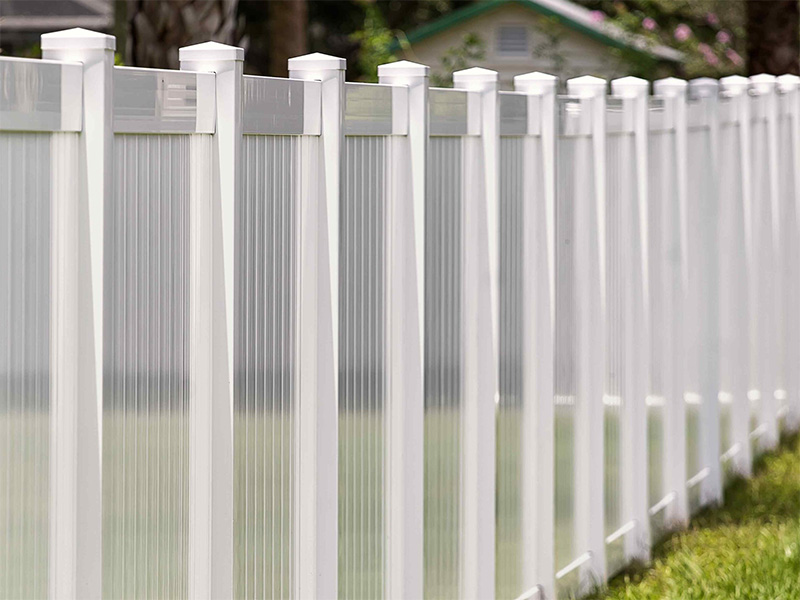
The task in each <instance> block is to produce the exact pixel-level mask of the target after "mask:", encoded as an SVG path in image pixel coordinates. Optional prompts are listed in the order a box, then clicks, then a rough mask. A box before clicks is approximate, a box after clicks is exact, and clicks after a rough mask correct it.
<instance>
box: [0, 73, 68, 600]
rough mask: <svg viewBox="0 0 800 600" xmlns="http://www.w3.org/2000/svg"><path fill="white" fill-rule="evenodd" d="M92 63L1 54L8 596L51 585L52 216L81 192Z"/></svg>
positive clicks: (2, 418)
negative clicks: (86, 68)
mask: <svg viewBox="0 0 800 600" xmlns="http://www.w3.org/2000/svg"><path fill="white" fill-rule="evenodd" d="M82 78H83V74H82V69H81V66H80V65H78V64H74V63H67V62H60V61H46V60H31V59H15V58H6V57H3V58H0V157H1V158H0V180H1V181H2V184H0V223H2V224H3V225H2V231H3V233H2V235H0V237H2V239H3V243H2V244H0V265H2V267H0V323H2V324H1V325H0V332H2V333H0V390H2V391H0V398H2V400H0V430H1V431H2V432H3V442H2V451H0V486H2V489H3V492H2V493H1V494H0V515H2V516H0V539H2V540H3V541H2V543H0V565H2V566H0V597H3V598H41V597H45V596H47V594H48V590H49V584H50V573H49V570H50V563H51V554H52V552H53V548H52V547H51V543H50V528H51V526H52V524H53V523H52V520H51V515H50V494H51V490H52V485H51V482H50V474H51V468H52V466H53V464H52V462H51V460H50V456H51V435H50V422H51V419H52V418H53V409H52V402H51V392H52V380H51V369H52V365H53V363H52V361H51V325H52V324H53V320H52V318H51V315H52V314H53V311H54V310H58V303H57V301H58V297H57V296H54V291H53V287H52V284H51V278H52V277H53V275H54V271H55V270H54V269H53V268H52V261H51V242H52V239H53V231H52V228H51V219H53V218H56V216H57V215H58V214H59V207H60V206H63V205H67V206H71V205H72V203H74V201H75V199H76V196H77V180H76V178H75V176H74V173H75V170H76V168H77V148H78V135H79V134H78V133H77V132H79V131H80V130H81V126H82V115H81V104H82V103H81V98H82V95H81V90H82Z"/></svg>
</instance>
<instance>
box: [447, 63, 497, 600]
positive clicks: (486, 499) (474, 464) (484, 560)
mask: <svg viewBox="0 0 800 600" xmlns="http://www.w3.org/2000/svg"><path fill="white" fill-rule="evenodd" d="M453 85H454V87H456V88H461V89H466V90H471V91H477V92H480V94H481V134H480V144H479V145H478V144H473V143H471V142H473V141H474V140H469V139H467V140H465V147H464V165H465V167H464V168H465V186H464V190H465V194H464V211H463V224H464V225H463V226H464V238H465V239H466V240H469V243H467V244H464V246H463V252H464V255H463V260H464V263H463V264H464V275H463V276H464V281H463V288H462V291H463V306H464V308H463V310H464V321H463V323H462V326H463V336H464V337H463V342H464V346H463V349H462V356H463V360H464V363H463V364H464V382H463V383H464V387H463V390H464V391H463V393H464V416H463V422H462V423H463V430H462V431H463V433H462V446H461V448H462V453H463V454H462V473H463V479H462V486H463V487H462V500H461V502H462V513H461V514H462V519H463V520H462V536H463V538H462V539H463V546H462V547H463V559H462V561H461V593H460V595H461V596H462V597H463V598H482V599H490V598H494V592H495V576H494V572H495V569H494V561H495V547H494V546H495V539H494V538H495V534H494V532H495V487H496V480H495V467H496V465H495V455H496V447H495V437H496V435H495V433H496V432H495V412H496V402H497V395H498V366H497V365H498V362H497V361H498V329H497V326H498V304H497V302H498V279H497V277H498V263H497V260H498V246H497V237H498V226H499V217H498V194H499V188H498V179H497V170H498V159H499V111H498V101H497V90H498V82H497V72H496V71H490V70H488V69H481V68H472V69H466V70H464V71H456V72H455V73H453Z"/></svg>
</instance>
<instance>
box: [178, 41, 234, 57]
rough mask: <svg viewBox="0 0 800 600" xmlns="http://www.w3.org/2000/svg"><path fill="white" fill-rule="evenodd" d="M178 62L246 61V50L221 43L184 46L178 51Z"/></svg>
mask: <svg viewBox="0 0 800 600" xmlns="http://www.w3.org/2000/svg"><path fill="white" fill-rule="evenodd" d="M178 60H180V61H181V62H183V61H188V60H202V61H215V60H244V48H239V47H238V46H228V45H227V44H220V43H219V42H203V43H201V44H194V45H192V46H184V47H183V48H180V49H179V50H178Z"/></svg>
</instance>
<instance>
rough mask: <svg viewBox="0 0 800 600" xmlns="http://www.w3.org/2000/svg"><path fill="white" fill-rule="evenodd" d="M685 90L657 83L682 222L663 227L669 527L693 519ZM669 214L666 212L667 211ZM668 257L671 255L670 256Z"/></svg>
mask: <svg viewBox="0 0 800 600" xmlns="http://www.w3.org/2000/svg"><path fill="white" fill-rule="evenodd" d="M686 87H687V83H686V82H685V81H684V80H682V79H675V78H672V77H670V78H667V79H659V80H658V81H656V82H655V83H654V84H653V91H654V93H655V95H656V96H660V97H664V98H668V99H671V102H670V104H671V106H672V108H671V110H672V111H674V112H673V117H674V119H673V122H674V124H675V146H674V157H675V162H674V164H675V178H676V183H675V186H676V187H675V191H676V197H675V198H673V199H664V201H665V202H669V201H670V200H671V201H672V202H675V203H676V204H677V207H676V210H675V209H673V208H672V207H665V211H668V212H669V213H670V214H672V215H674V219H675V220H676V221H677V222H674V223H673V222H671V219H668V220H667V221H666V222H664V223H662V227H663V228H664V229H663V230H662V231H663V235H665V236H666V238H665V244H664V249H665V250H668V251H669V254H668V256H669V262H670V263H671V265H670V267H669V269H667V270H668V271H672V273H667V274H666V277H667V278H669V279H670V281H669V283H667V285H666V288H665V290H664V293H666V294H669V297H667V296H665V297H664V299H663V301H664V302H665V303H667V304H668V305H670V308H669V314H670V317H671V318H669V319H666V320H665V323H664V327H665V329H666V330H668V335H669V336H670V340H671V343H669V344H668V345H667V347H666V348H665V349H664V351H665V352H666V353H667V354H668V356H666V360H665V364H667V365H669V366H668V367H667V368H666V369H665V381H664V388H665V402H666V404H667V411H666V415H665V416H666V431H665V446H664V447H665V451H666V452H667V460H666V462H665V464H666V467H667V482H668V484H667V485H668V490H669V491H670V492H674V493H675V501H674V502H672V503H671V505H670V509H669V512H668V513H667V519H668V521H669V522H670V525H673V526H685V525H686V524H687V523H688V519H689V508H688V502H687V494H686V404H685V402H684V397H683V392H684V388H683V382H684V366H683V361H684V352H683V340H684V335H683V316H684V307H685V304H686V301H685V295H686V285H687V275H686V259H685V252H686V202H687V198H686V194H687V189H686ZM665 214H666V212H665ZM665 258H666V257H665ZM665 266H666V263H665Z"/></svg>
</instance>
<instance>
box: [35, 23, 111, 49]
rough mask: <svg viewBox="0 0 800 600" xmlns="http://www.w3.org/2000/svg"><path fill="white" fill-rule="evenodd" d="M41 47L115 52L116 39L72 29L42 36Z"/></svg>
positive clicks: (82, 29)
mask: <svg viewBox="0 0 800 600" xmlns="http://www.w3.org/2000/svg"><path fill="white" fill-rule="evenodd" d="M41 46H42V50H65V49H83V50H116V49H117V38H115V37H114V36H113V35H108V34H107V33H98V32H97V31H91V30H89V29H84V28H83V27H74V28H72V29H65V30H63V31H54V32H52V33H44V34H42V39H41Z"/></svg>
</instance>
